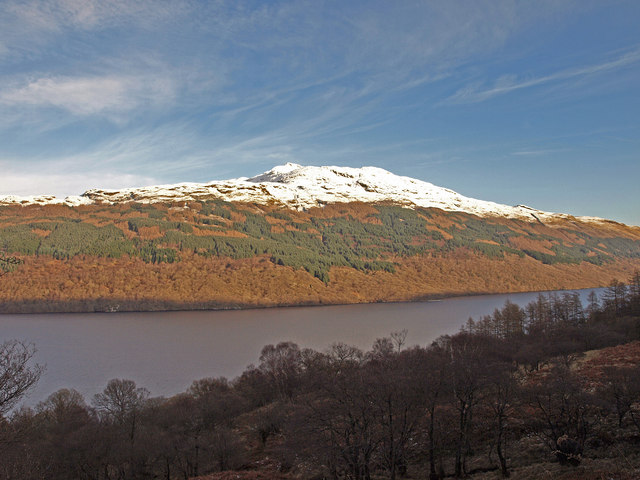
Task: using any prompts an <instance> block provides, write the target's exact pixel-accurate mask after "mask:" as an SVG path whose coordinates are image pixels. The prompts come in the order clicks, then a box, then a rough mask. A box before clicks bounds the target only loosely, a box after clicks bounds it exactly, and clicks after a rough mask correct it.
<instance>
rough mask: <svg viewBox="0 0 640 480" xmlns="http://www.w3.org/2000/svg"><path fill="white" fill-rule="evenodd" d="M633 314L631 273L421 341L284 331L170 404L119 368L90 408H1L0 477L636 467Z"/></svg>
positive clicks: (425, 474) (635, 300) (636, 318)
mask: <svg viewBox="0 0 640 480" xmlns="http://www.w3.org/2000/svg"><path fill="white" fill-rule="evenodd" d="M639 307H640V274H638V273H637V274H635V275H634V276H633V278H632V279H631V280H630V282H629V283H628V284H622V283H619V282H614V283H612V285H611V286H610V287H609V288H607V289H606V291H605V293H604V294H603V296H602V298H597V297H595V296H591V297H590V300H589V304H588V305H587V306H586V307H584V308H583V306H582V305H581V302H580V299H579V297H576V296H575V295H573V294H564V295H554V294H550V295H546V296H544V295H541V296H540V297H539V298H538V299H537V300H536V301H534V302H531V303H530V304H529V305H527V306H525V307H524V308H520V307H519V306H517V305H514V304H512V303H509V302H507V303H506V304H505V306H504V307H503V308H502V309H497V310H496V311H495V312H494V313H493V314H492V315H489V316H486V317H484V318H481V319H479V320H478V321H477V322H475V321H471V322H469V323H468V325H467V326H466V327H465V328H464V329H463V330H462V331H461V332H460V333H458V334H456V335H452V336H444V337H441V338H439V339H437V340H436V341H435V342H433V343H432V344H431V345H429V346H427V347H418V346H416V347H411V348H407V347H406V345H405V343H406V332H396V333H393V334H391V336H390V337H389V338H382V339H379V340H377V341H376V342H375V343H374V345H373V347H372V348H371V349H370V350H369V351H366V352H365V351H362V350H360V349H358V348H355V347H351V346H348V345H345V344H335V345H333V346H332V347H331V348H330V349H329V350H327V351H325V352H318V351H315V350H311V349H300V348H299V347H298V346H297V345H295V344H293V343H291V342H282V343H279V344H277V345H267V346H265V347H264V348H263V349H262V352H261V355H260V360H259V364H258V365H257V366H249V367H248V368H247V369H246V370H245V372H244V373H243V374H242V375H241V376H240V377H238V378H236V379H235V380H233V381H231V382H229V381H227V380H226V379H224V378H217V379H216V378H209V379H202V380H198V381H196V382H194V383H193V384H192V386H191V387H190V388H189V389H188V390H187V391H186V392H185V393H182V394H179V395H176V396H174V397H171V398H166V399H165V398H150V397H149V392H148V391H147V390H145V389H144V388H140V387H138V386H137V385H136V384H135V383H134V382H132V381H130V380H122V379H115V380H112V381H110V382H109V383H108V384H107V386H106V388H105V389H104V391H103V392H102V393H100V394H98V395H96V396H94V397H93V399H91V400H90V401H89V402H88V403H87V401H86V400H85V399H84V398H83V397H82V395H80V394H79V393H78V392H76V391H74V390H68V389H63V390H59V391H58V392H55V393H53V394H52V395H51V396H50V397H49V398H47V399H46V400H45V401H43V402H41V403H40V404H38V405H37V406H36V407H35V408H22V409H20V410H17V411H14V413H13V414H11V415H9V416H7V417H6V418H4V419H2V421H1V422H0V458H1V459H2V461H1V462H0V478H2V479H27V478H28V479H39V478H43V479H44V478H46V479H68V478H74V479H87V480H89V479H91V480H107V479H121V480H124V479H144V478H163V479H174V478H175V479H178V478H180V479H188V478H191V477H196V476H198V475H203V474H208V473H212V472H224V471H234V472H236V473H234V477H233V478H243V477H242V475H249V473H248V472H250V471H254V472H255V471H262V472H266V474H267V475H268V478H301V479H302V478H304V479H314V478H315V479H325V478H330V479H350V480H369V479H375V478H389V479H397V478H404V477H407V478H431V479H441V478H444V477H447V476H454V477H456V478H462V477H465V476H469V475H473V474H474V473H479V472H490V471H494V472H495V475H496V476H498V475H501V476H503V477H506V476H509V475H510V474H511V472H517V474H516V473H514V475H517V478H523V479H524V478H541V477H542V475H543V473H542V472H543V471H546V474H547V475H550V476H554V474H553V473H550V472H551V471H554V472H556V474H557V475H556V476H558V477H559V476H560V473H561V472H562V471H563V470H562V469H572V468H577V469H580V468H581V466H580V464H581V463H583V462H586V461H587V459H588V461H589V467H588V474H589V475H591V476H589V477H588V478H620V479H624V478H629V479H631V478H636V477H634V475H636V474H637V472H638V471H640V470H639V469H640V447H639V444H638V442H637V439H638V438H640V367H639V365H638V362H639V360H640V342H639V340H640V308H639ZM623 344H624V345H623ZM615 345H620V346H619V347H616V348H614V349H608V350H602V351H599V352H595V353H593V352H592V353H590V354H589V356H588V357H586V358H583V357H584V352H585V351H586V350H589V349H596V348H598V349H601V348H603V347H611V346H615ZM616 349H624V355H620V356H619V358H618V359H617V360H615V361H614V360H611V361H610V359H608V357H607V356H606V355H604V353H602V352H607V351H616ZM610 356H611V358H614V359H615V358H616V357H615V355H613V354H610ZM621 359H622V360H621ZM0 390H2V386H1V385H0ZM0 403H1V402H0ZM1 406H2V405H1V404H0V407H1ZM0 411H2V410H1V409H0ZM551 462H554V463H551ZM536 465H543V467H540V468H538V469H536ZM554 469H555V470H554ZM558 472H560V473H558ZM576 472H577V473H576V474H575V475H576V476H575V477H574V478H587V476H586V475H587V473H585V472H586V471H585V470H576ZM594 475H595V476H594ZM211 478H214V477H211ZM220 478H223V477H220ZM224 478H227V477H224ZM246 478H250V477H249V476H247V477H246ZM563 478H570V477H566V476H565V477H563Z"/></svg>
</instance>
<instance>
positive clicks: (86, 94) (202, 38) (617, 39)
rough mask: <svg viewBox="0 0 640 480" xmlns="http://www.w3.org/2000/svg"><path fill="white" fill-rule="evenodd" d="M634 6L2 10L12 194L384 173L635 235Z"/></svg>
mask: <svg viewBox="0 0 640 480" xmlns="http://www.w3.org/2000/svg"><path fill="white" fill-rule="evenodd" d="M639 24H640V2H638V1H636V0H632V1H614V0H608V1H591V0H578V1H561V0H553V1H545V0H539V1H535V2H532V1H500V0H489V1H483V0H473V1H471V0H466V1H456V0H443V1H429V2H415V1H412V2H409V1H406V2H405V1H400V2H388V1H376V0H367V1H356V0H354V1H350V2H344V1H336V2H332V1H282V2H279V1H270V2H266V1H261V2H260V1H257V2H246V1H235V0H234V1H231V0H219V1H206V2H197V1H185V2H181V1H179V0H171V1H146V0H137V1H135V2H134V1H130V0H111V1H110V0H59V1H47V0H42V1H28V0H26V1H25V0H20V1H15V2H14V1H13V0H2V1H0V169H1V170H0V172H1V173H0V195H1V194H18V195H28V194H35V193H53V194H56V195H58V196H64V195H68V194H79V193H82V192H83V191H84V190H86V189H88V188H94V187H103V188H117V187H125V186H142V185H146V184H155V183H174V182H183V181H194V182H199V181H201V182H204V181H208V180H212V179H225V178H232V177H239V176H252V175H255V174H258V173H261V172H263V171H265V170H268V169H269V168H271V167H273V166H274V165H278V164H282V163H285V162H296V163H300V164H303V165H344V166H353V167H359V166H364V165H373V166H378V167H382V168H385V169H387V170H390V171H392V172H394V173H396V174H400V175H407V176H412V177H415V178H419V179H422V180H425V181H429V182H432V183H434V184H436V185H440V186H444V187H448V188H451V189H453V190H456V191H458V192H460V193H462V194H464V195H467V196H471V197H475V198H480V199H483V200H493V201H497V202H500V203H506V204H519V203H523V204H527V205H530V206H533V207H536V208H540V209H543V210H551V211H560V212H567V213H572V214H576V215H596V216H601V217H606V218H612V219H615V220H619V221H623V222H625V223H629V224H635V225H640V188H639V184H640V28H638V25H639Z"/></svg>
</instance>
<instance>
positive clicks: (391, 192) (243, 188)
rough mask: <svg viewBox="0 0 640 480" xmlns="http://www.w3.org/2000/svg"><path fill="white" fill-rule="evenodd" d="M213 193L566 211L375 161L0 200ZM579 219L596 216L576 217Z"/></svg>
mask: <svg viewBox="0 0 640 480" xmlns="http://www.w3.org/2000/svg"><path fill="white" fill-rule="evenodd" d="M206 199H219V200H224V201H227V202H254V203H259V204H264V205H269V204H279V205H283V206H287V207H290V208H294V209H297V210H300V209H305V208H311V207H321V206H323V205H327V204H330V203H349V202H365V203H380V202H391V203H394V204H397V205H402V206H406V207H416V206H417V207H424V208H440V209H442V210H445V211H458V212H466V213H470V214H473V215H479V216H497V217H506V218H520V219H523V220H528V221H537V220H541V219H551V218H569V217H570V216H569V215H566V214H557V213H549V212H543V211H541V210H536V209H533V208H530V207H527V206H525V205H518V206H515V207H512V206H508V205H501V204H498V203H494V202H487V201H483V200H476V199H473V198H468V197H465V196H463V195H460V194H459V193H456V192H454V191H453V190H449V189H447V188H442V187H438V186H436V185H433V184H431V183H428V182H423V181H421V180H416V179H413V178H409V177H401V176H398V175H394V174H392V173H390V172H388V171H386V170H383V169H381V168H376V167H362V168H349V167H313V166H301V165H297V164H294V163H287V164H286V165H280V166H277V167H274V168H273V169H271V170H269V171H268V172H265V173H263V174H261V175H257V176H255V177H251V178H238V179H231V180H214V181H211V182H208V183H180V184H175V185H156V186H148V187H142V188H125V189H121V190H101V189H92V190H88V191H87V192H85V193H84V194H83V195H82V196H80V197H78V196H71V197H67V198H65V199H64V200H60V199H57V198H55V197H52V196H46V195H41V196H33V197H16V196H4V197H3V196H0V204H24V205H28V204H40V205H46V204H65V205H69V206H77V205H88V204H92V203H109V204H114V203H122V202H131V201H135V202H141V203H155V202H167V201H168V202H180V201H187V202H189V201H197V200H206ZM580 220H582V221H602V219H599V218H595V217H581V218H580Z"/></svg>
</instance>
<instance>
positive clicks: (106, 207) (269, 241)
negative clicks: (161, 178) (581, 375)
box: [0, 164, 640, 312]
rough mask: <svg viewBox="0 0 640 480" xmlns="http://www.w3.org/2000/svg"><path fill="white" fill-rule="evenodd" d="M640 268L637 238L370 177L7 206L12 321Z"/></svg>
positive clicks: (316, 172) (318, 171)
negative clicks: (49, 314) (25, 316)
mask: <svg viewBox="0 0 640 480" xmlns="http://www.w3.org/2000/svg"><path fill="white" fill-rule="evenodd" d="M3 258H4V259H5V260H2V259H3ZM10 258H11V259H12V261H11V262H8V261H7V260H8V259H10ZM638 268H640V227H632V226H627V225H623V224H620V223H617V222H613V221H609V220H605V219H599V218H594V217H573V216H570V215H567V214H557V213H550V212H542V211H539V210H535V209H533V208H530V207H525V206H517V207H510V206H506V205H499V204H496V203H492V202H485V201H481V200H474V199H471V198H467V197H464V196H462V195H459V194H457V193H456V192H453V191H451V190H447V189H445V188H441V187H437V186H434V185H432V184H429V183H426V182H421V181H419V180H414V179H410V178H408V177H398V176H395V175H393V174H391V173H389V172H386V171H384V170H381V169H378V168H372V167H365V168H362V169H353V168H344V167H301V166H299V165H294V164H287V165H284V166H280V167H276V168H274V169H272V170H271V171H269V172H266V173H264V174H262V175H258V176H256V177H253V178H244V179H236V180H226V181H216V182H209V183H206V184H180V185H168V186H167V185H165V186H154V187H145V188H137V189H125V190H119V191H106V190H90V191H88V192H86V193H85V194H83V196H80V197H69V198H67V199H64V200H60V199H56V198H54V197H49V196H35V197H22V198H21V197H0V274H2V275H1V276H0V311H4V312H9V311H12V312H14V311H25V312H26V311H28V312H31V311H113V310H159V309H192V308H246V307H260V306H276V305H315V304H324V303H356V302H376V301H404V300H418V299H427V298H434V297H440V296H446V295H460V294H474V293H497V292H509V291H526V290H547V289H559V288H587V287H595V286H600V284H601V283H602V282H603V281H604V282H609V281H611V280H612V279H614V278H622V279H624V278H628V277H629V275H630V273H631V272H633V271H634V270H636V269H638Z"/></svg>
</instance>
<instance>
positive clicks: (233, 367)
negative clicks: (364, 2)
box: [0, 289, 599, 403]
mask: <svg viewBox="0 0 640 480" xmlns="http://www.w3.org/2000/svg"><path fill="white" fill-rule="evenodd" d="M590 291H591V290H582V291H580V293H581V296H582V300H583V303H585V304H586V297H587V295H588V294H589V292H590ZM596 291H597V292H599V290H598V289H596ZM536 296H537V294H536V293H519V294H509V295H482V296H474V297H460V298H452V299H447V300H442V301H437V302H419V303H383V304H369V305H344V306H342V305H340V306H326V307H292V308H271V309H259V310H235V311H196V312H157V313H155V312H148V313H91V314H81V313H79V314H37V315H0V340H6V339H10V338H16V339H19V340H26V341H28V342H33V343H35V344H36V348H37V349H38V353H37V361H38V362H40V363H44V364H46V366H47V370H46V373H45V375H44V377H43V378H42V379H41V380H40V383H39V384H38V386H37V389H36V390H35V391H34V392H33V393H32V394H31V396H30V400H29V403H36V402H38V401H40V400H43V399H44V398H45V397H46V396H47V395H49V394H50V393H52V392H54V391H55V390H57V389H59V388H63V387H68V388H75V389H77V390H78V391H80V392H81V393H82V394H84V395H85V396H86V397H87V399H90V398H91V397H92V396H93V395H94V394H95V393H97V392H99V391H101V390H102V389H103V388H104V386H105V385H106V383H107V381H108V380H109V379H111V378H129V379H132V380H135V381H136V383H137V384H138V385H139V386H144V387H146V388H148V389H149V390H150V391H151V393H152V394H153V395H172V394H176V393H179V392H182V391H184V390H186V388H187V387H188V386H189V385H190V384H191V382H192V381H193V380H195V379H198V378H203V377H217V376H226V377H229V378H233V377H235V376H237V375H239V374H240V373H242V371H243V370H244V369H245V367H246V366H247V365H249V364H250V363H256V362H257V360H258V357H259V355H260V350H261V349H262V347H263V346H264V345H266V344H268V343H277V342H280V341H283V340H291V341H293V342H296V343H297V344H298V345H300V346H301V347H310V348H314V349H318V350H323V349H325V348H326V347H328V346H329V345H331V344H332V343H334V342H337V341H341V342H344V343H349V344H352V345H356V346H359V347H361V348H363V349H367V348H369V347H370V346H371V345H372V343H373V341H374V340H375V339H376V338H379V337H383V336H388V335H389V334H390V333H391V332H393V331H398V330H402V329H407V330H408V336H407V345H408V346H411V345H416V344H420V345H425V344H428V343H430V342H431V341H433V340H434V339H435V338H436V337H438V336H440V335H444V334H447V333H455V332H456V331H458V330H459V328H460V326H461V325H462V324H464V323H465V322H466V320H467V319H468V318H469V317H473V318H475V319H477V318H478V317H479V316H481V315H486V314H489V313H491V312H493V310H494V309H495V308H497V307H501V306H502V305H503V304H504V302H505V300H507V299H509V300H511V301H512V302H515V303H518V304H520V305H522V306H524V305H525V304H526V303H528V302H530V301H531V300H533V299H534V298H535V297H536Z"/></svg>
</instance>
